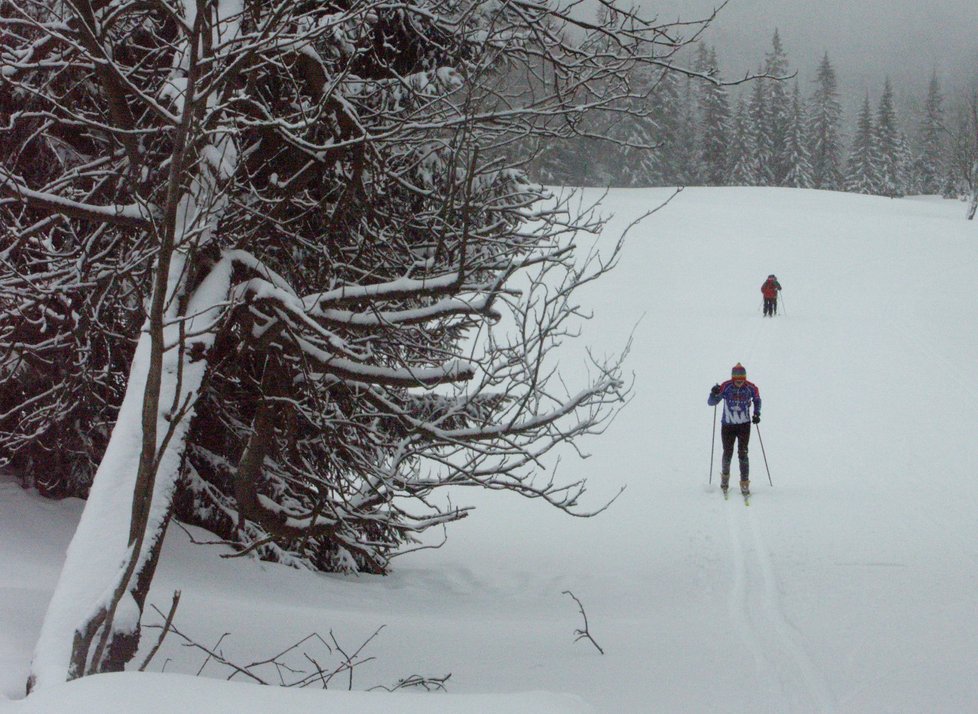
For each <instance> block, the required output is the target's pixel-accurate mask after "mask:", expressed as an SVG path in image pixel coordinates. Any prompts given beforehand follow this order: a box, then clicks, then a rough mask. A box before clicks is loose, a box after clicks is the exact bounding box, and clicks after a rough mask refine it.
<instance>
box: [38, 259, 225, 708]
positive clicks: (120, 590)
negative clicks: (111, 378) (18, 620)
mask: <svg viewBox="0 0 978 714" xmlns="http://www.w3.org/2000/svg"><path fill="white" fill-rule="evenodd" d="M183 271H184V265H183V261H182V260H176V261H174V265H172V266H171V267H170V271H169V272H170V275H171V276H181V275H182V274H183ZM230 278H231V270H230V265H229V263H228V262H227V261H221V262H219V263H218V264H217V266H215V268H214V269H212V270H211V271H210V274H209V275H208V277H207V278H206V279H205V280H204V281H203V282H202V284H201V285H200V286H199V287H198V288H197V290H196V294H197V295H200V296H202V297H201V298H200V299H196V300H195V299H193V298H192V297H191V298H190V299H188V300H187V301H186V302H185V303H184V301H178V300H173V301H171V304H175V303H184V304H185V305H186V308H185V309H186V312H187V313H189V314H191V315H197V317H196V318H194V319H193V320H188V321H187V329H186V332H188V333H191V334H194V333H198V332H200V330H199V329H194V323H196V324H197V325H198V326H199V325H210V324H212V322H213V320H214V318H215V314H216V311H217V310H219V309H220V308H216V307H213V305H214V302H220V301H223V300H224V299H226V297H227V294H228V287H229V284H230ZM179 283H180V281H179V278H176V279H174V280H173V281H172V282H171V283H170V284H171V285H174V286H176V285H179ZM204 300H208V302H209V304H206V305H205V304H201V302H202V301H204ZM167 317H168V320H167V322H168V323H169V324H168V326H167V328H166V329H165V330H164V339H163V344H166V345H170V346H171V347H170V349H168V350H166V351H164V352H163V353H162V363H161V368H160V385H159V399H158V404H159V407H158V410H157V424H156V432H157V434H156V439H157V449H158V456H157V458H156V459H155V464H154V474H153V477H152V478H149V479H147V478H145V473H143V470H141V469H140V460H141V451H142V441H143V422H142V420H141V419H140V415H141V413H142V410H143V405H144V403H145V399H146V385H147V381H148V377H149V374H150V364H151V355H152V350H153V349H154V345H153V339H152V337H151V332H150V331H149V330H147V329H144V330H143V332H142V334H141V336H140V339H139V342H138V343H137V345H136V353H135V355H134V357H133V362H132V368H131V370H130V372H129V382H128V384H127V386H126V395H125V398H124V399H123V403H122V407H121V409H120V410H119V418H118V420H117V421H116V424H115V427H114V428H113V430H112V437H111V438H110V440H109V444H108V447H107V448H106V452H105V455H104V457H103V458H102V461H101V463H100V464H99V468H98V471H97V472H96V474H95V479H94V481H93V483H92V489H91V492H90V494H89V497H88V501H87V502H86V504H85V510H84V511H83V512H82V517H81V521H80V522H79V524H78V529H77V530H76V532H75V535H74V537H73V538H72V541H71V544H70V545H69V547H68V552H67V555H66V558H65V564H64V566H63V568H62V571H61V575H60V577H59V579H58V584H57V586H56V587H55V591H54V594H53V596H52V598H51V602H50V604H49V605H48V610H47V613H46V615H45V618H44V623H43V625H42V628H41V634H40V637H39V639H38V643H37V646H36V648H35V651H34V658H33V662H32V664H31V674H30V678H29V680H28V684H27V687H28V691H31V690H33V689H36V688H37V687H41V686H47V685H48V684H55V683H59V682H64V681H66V680H69V679H74V678H76V677H80V676H83V675H85V674H92V673H94V672H100V671H111V670H121V669H123V668H124V667H125V664H126V662H128V661H129V660H130V659H131V658H132V657H133V656H134V655H135V653H136V649H137V647H138V645H139V633H140V627H139V621H140V616H141V614H142V610H143V606H144V604H145V602H146V596H147V594H148V592H149V586H150V583H151V581H152V577H153V573H154V571H155V568H156V563H157V560H158V556H159V550H160V547H161V546H162V542H163V535H164V532H165V530H166V526H167V523H168V522H169V517H170V509H171V503H172V497H173V489H174V486H175V484H176V480H177V477H178V475H179V471H180V466H181V460H182V457H183V451H184V448H185V443H186V438H187V433H188V431H189V426H190V421H191V419H192V417H193V412H194V404H195V402H196V397H197V394H198V390H199V388H200V385H201V383H202V381H203V378H204V374H205V372H206V366H207V362H206V360H203V359H197V360H196V361H194V360H193V358H192V357H191V355H192V354H199V351H198V350H193V351H192V350H190V349H186V348H185V347H186V346H185V345H183V344H182V343H181V338H182V333H181V332H180V329H181V325H180V323H179V321H176V320H174V319H172V318H174V317H175V315H172V314H170V315H168V316H167ZM212 339H213V334H212V333H205V334H204V335H202V336H197V337H195V338H194V341H195V343H201V346H203V347H208V346H209V345H210V342H211V340H212ZM174 345H176V346H174ZM135 503H143V504H145V505H144V506H143V507H140V508H134V504H135ZM132 534H136V536H137V537H136V538H135V539H132V538H131V535H132Z"/></svg>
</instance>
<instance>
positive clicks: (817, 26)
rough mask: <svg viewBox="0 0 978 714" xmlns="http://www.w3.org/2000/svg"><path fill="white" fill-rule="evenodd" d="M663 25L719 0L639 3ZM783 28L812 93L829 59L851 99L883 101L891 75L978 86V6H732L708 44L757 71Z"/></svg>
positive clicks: (732, 68)
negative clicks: (817, 75)
mask: <svg viewBox="0 0 978 714" xmlns="http://www.w3.org/2000/svg"><path fill="white" fill-rule="evenodd" d="M635 2H636V4H638V5H641V6H642V7H643V8H645V9H647V10H650V11H652V12H657V13H658V16H659V20H660V21H666V20H674V19H676V17H677V16H679V17H682V18H683V19H693V18H696V17H699V16H702V15H703V14H708V13H709V12H710V11H711V10H712V9H713V8H714V7H715V6H716V5H717V4H718V2H715V1H714V0H635ZM775 28H778V31H779V33H780V35H781V41H782V44H783V45H784V48H785V50H786V52H787V53H788V58H789V60H790V61H791V62H792V64H793V65H794V67H795V68H796V69H798V70H799V79H800V81H801V86H802V90H803V91H804V92H805V93H806V94H807V93H808V90H809V88H810V81H811V79H812V78H813V75H814V69H815V67H816V66H817V64H818V61H819V60H821V58H822V54H823V53H824V52H826V51H827V52H828V53H829V59H830V60H831V61H832V64H833V65H834V67H835V69H836V72H837V74H838V75H839V80H840V84H841V85H842V88H843V89H844V90H845V91H846V93H847V94H850V95H851V94H858V95H859V96H862V94H863V92H865V91H866V90H867V89H868V90H869V91H870V94H871V95H872V96H878V95H879V90H880V88H881V87H882V84H883V80H884V79H885V77H886V76H887V75H889V76H890V77H891V79H892V80H893V82H894V85H895V88H897V89H899V87H898V85H900V86H902V87H903V88H904V90H903V91H904V92H905V91H906V89H907V88H909V85H910V84H913V85H915V86H913V87H912V90H913V91H914V92H922V91H923V90H924V89H925V88H926V85H927V82H928V81H929V80H930V75H931V72H932V71H933V70H934V69H936V70H937V72H938V75H939V76H940V77H941V80H942V83H943V84H944V85H945V87H948V88H950V87H951V86H952V85H955V84H959V85H961V86H964V85H966V84H971V83H975V82H978V0H930V2H928V1H927V0H730V2H729V3H728V5H727V6H726V7H725V8H724V9H723V11H722V12H721V13H720V15H719V17H718V19H717V21H716V24H715V25H714V26H713V27H712V28H711V30H710V31H709V32H708V34H707V36H706V42H707V43H708V44H711V45H716V47H717V52H718V53H719V55H720V63H721V69H723V71H724V74H725V75H726V76H730V77H732V76H734V75H736V74H741V73H743V72H744V71H746V70H748V69H752V68H755V67H756V65H757V63H758V62H759V61H760V60H762V59H763V57H764V53H765V52H767V51H768V50H769V49H770V47H771V35H772V34H773V33H774V29H775Z"/></svg>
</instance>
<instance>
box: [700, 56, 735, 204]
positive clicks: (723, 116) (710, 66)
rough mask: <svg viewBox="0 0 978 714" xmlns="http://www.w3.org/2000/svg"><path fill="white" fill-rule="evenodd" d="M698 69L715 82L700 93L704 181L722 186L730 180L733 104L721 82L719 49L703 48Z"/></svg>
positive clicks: (705, 85)
mask: <svg viewBox="0 0 978 714" xmlns="http://www.w3.org/2000/svg"><path fill="white" fill-rule="evenodd" d="M696 69H697V71H699V72H702V73H703V74H704V75H706V76H707V77H709V78H711V79H713V80H715V81H713V82H706V83H704V84H703V85H702V86H701V87H700V91H699V117H700V127H701V130H700V131H701V134H700V157H701V158H700V165H701V166H702V167H703V181H704V183H706V184H707V185H709V186H721V185H723V183H724V179H725V178H726V173H727V166H728V163H729V159H728V157H727V150H728V144H729V141H730V140H729V137H728V132H729V124H730V105H729V102H728V100H727V90H726V88H725V87H724V86H723V85H722V84H721V83H720V79H721V78H720V69H719V63H718V61H717V54H716V49H715V48H710V49H709V50H708V49H707V48H706V45H700V54H699V56H698V58H697V64H696Z"/></svg>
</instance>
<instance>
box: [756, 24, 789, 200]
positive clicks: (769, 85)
mask: <svg viewBox="0 0 978 714" xmlns="http://www.w3.org/2000/svg"><path fill="white" fill-rule="evenodd" d="M764 72H765V73H766V74H768V75H769V76H772V77H784V76H785V75H787V74H788V56H787V54H786V53H785V51H784V47H783V46H782V44H781V36H780V35H779V34H778V31H777V29H775V31H774V37H772V38H771V51H770V52H769V53H768V54H767V55H766V56H765V59H764ZM762 85H763V86H764V89H765V94H766V102H765V104H766V108H767V111H766V117H765V124H762V130H763V131H764V132H765V133H766V134H767V137H768V139H767V140H768V142H769V143H770V146H771V158H772V164H771V169H770V173H771V179H772V181H773V185H775V186H783V185H785V178H786V176H787V173H788V157H787V153H786V152H787V143H788V132H789V124H790V119H789V114H790V110H791V107H790V104H791V102H790V99H789V97H788V90H787V87H786V86H785V84H784V82H783V81H778V80H773V79H765V80H763V81H762Z"/></svg>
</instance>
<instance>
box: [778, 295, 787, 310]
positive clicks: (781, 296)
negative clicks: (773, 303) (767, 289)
mask: <svg viewBox="0 0 978 714" xmlns="http://www.w3.org/2000/svg"><path fill="white" fill-rule="evenodd" d="M778 292H779V293H780V292H781V291H780V290H779V291H778ZM778 300H780V301H781V314H782V315H787V314H788V311H787V310H785V309H784V295H780V294H779V295H778Z"/></svg>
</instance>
